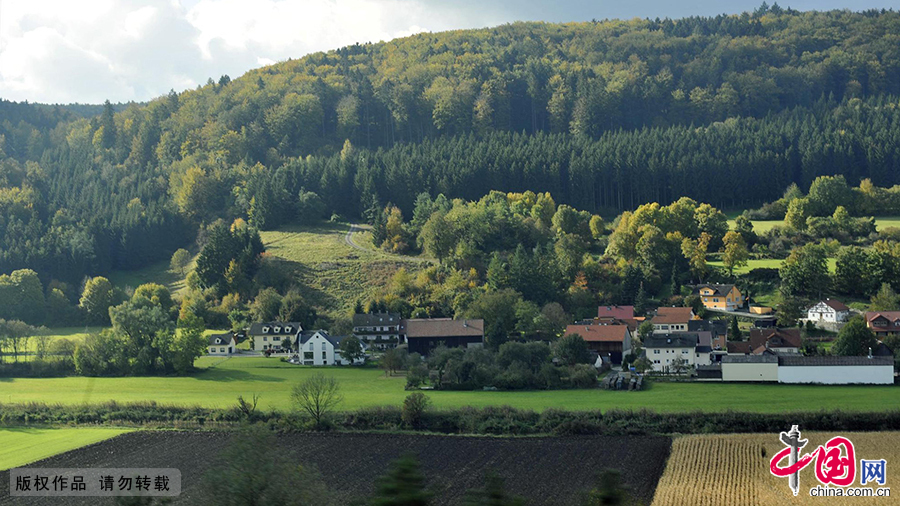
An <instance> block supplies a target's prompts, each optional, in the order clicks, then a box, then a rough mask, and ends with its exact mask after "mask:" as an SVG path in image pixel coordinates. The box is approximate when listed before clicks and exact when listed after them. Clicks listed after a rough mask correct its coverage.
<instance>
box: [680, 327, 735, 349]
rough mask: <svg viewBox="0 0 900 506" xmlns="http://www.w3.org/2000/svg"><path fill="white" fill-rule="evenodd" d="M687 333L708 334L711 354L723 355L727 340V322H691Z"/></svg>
mask: <svg viewBox="0 0 900 506" xmlns="http://www.w3.org/2000/svg"><path fill="white" fill-rule="evenodd" d="M688 332H709V334H710V342H709V345H710V347H712V349H713V352H714V353H715V352H720V353H725V349H726V341H727V338H728V322H726V321H725V320H691V321H689V322H688Z"/></svg>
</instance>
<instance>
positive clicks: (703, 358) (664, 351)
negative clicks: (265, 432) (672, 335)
mask: <svg viewBox="0 0 900 506" xmlns="http://www.w3.org/2000/svg"><path fill="white" fill-rule="evenodd" d="M685 350H687V351H685ZM644 351H645V353H646V354H647V360H649V361H650V364H651V365H652V366H653V370H654V371H658V372H663V371H665V370H666V367H668V368H669V369H668V370H669V372H672V362H673V361H674V360H675V359H676V358H677V357H681V358H683V359H684V360H685V361H687V365H709V364H710V360H709V353H700V357H699V358H697V348H696V347H694V346H690V347H688V348H645V349H644ZM656 351H659V353H656ZM657 360H659V363H658V364H657V363H656V361H657Z"/></svg>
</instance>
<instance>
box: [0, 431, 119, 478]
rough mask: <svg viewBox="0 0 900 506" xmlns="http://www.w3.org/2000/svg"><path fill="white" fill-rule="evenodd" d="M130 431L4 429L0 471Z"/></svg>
mask: <svg viewBox="0 0 900 506" xmlns="http://www.w3.org/2000/svg"><path fill="white" fill-rule="evenodd" d="M129 431H130V429H109V428H71V429H33V428H18V427H14V428H2V429H0V471H3V470H6V469H10V468H13V467H17V466H22V465H25V464H29V463H31V462H35V461H38V460H41V459H45V458H47V457H52V456H53V455H56V454H58V453H63V452H67V451H69V450H74V449H76V448H81V447H82V446H86V445H89V444H92V443H96V442H98V441H103V440H104V439H109V438H111V437H115V436H118V435H119V434H123V433H125V432H129Z"/></svg>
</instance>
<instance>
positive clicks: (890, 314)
mask: <svg viewBox="0 0 900 506" xmlns="http://www.w3.org/2000/svg"><path fill="white" fill-rule="evenodd" d="M866 325H867V326H868V327H869V330H871V331H872V332H874V333H875V335H876V336H878V337H885V336H889V335H891V334H896V333H898V332H900V311H869V312H867V313H866Z"/></svg>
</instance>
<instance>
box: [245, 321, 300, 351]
mask: <svg viewBox="0 0 900 506" xmlns="http://www.w3.org/2000/svg"><path fill="white" fill-rule="evenodd" d="M302 331H303V328H302V327H301V326H300V323H298V322H264V323H254V324H251V325H250V332H249V333H248V334H249V336H250V339H252V342H253V348H252V349H253V350H255V351H282V350H284V349H287V348H292V347H296V344H297V338H298V337H299V336H300V332H302ZM288 341H290V344H285V343H286V342H288Z"/></svg>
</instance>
